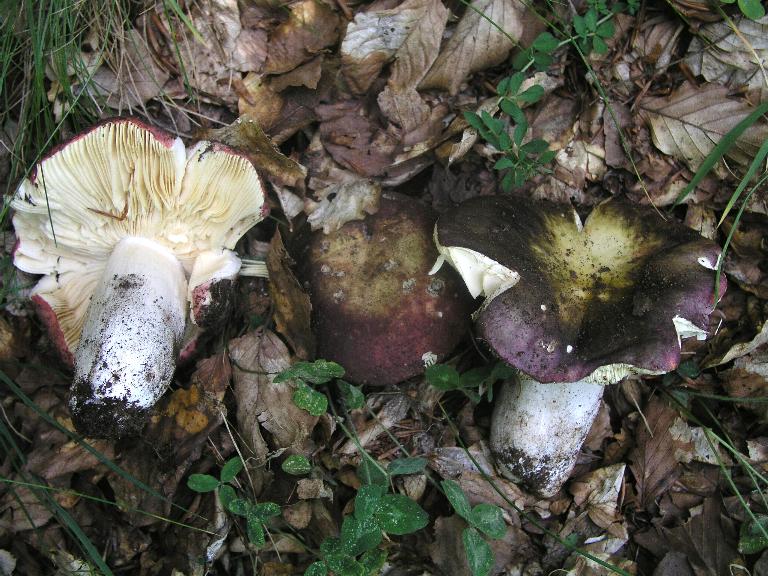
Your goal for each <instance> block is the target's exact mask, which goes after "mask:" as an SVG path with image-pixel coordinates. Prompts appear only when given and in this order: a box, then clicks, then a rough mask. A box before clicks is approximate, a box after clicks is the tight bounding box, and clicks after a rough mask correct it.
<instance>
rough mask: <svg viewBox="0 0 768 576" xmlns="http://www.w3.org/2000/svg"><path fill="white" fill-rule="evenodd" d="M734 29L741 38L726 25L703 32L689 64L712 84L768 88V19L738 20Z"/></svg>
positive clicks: (691, 51) (716, 24)
mask: <svg viewBox="0 0 768 576" xmlns="http://www.w3.org/2000/svg"><path fill="white" fill-rule="evenodd" d="M733 25H734V26H735V27H736V28H737V29H738V34H737V33H736V32H735V31H734V30H733V29H732V28H731V26H730V25H729V23H728V22H726V21H720V22H713V23H712V24H705V25H704V26H702V27H701V28H699V31H698V35H697V36H696V37H694V38H693V40H692V41H691V45H690V46H689V48H688V54H686V56H685V61H686V62H687V63H688V65H689V66H690V67H691V71H692V72H693V73H694V74H701V75H702V76H704V78H706V79H707V80H708V81H709V82H718V83H720V84H726V85H728V86H731V87H732V88H737V87H739V86H747V87H748V88H749V89H755V88H760V87H765V86H768V76H767V75H766V70H765V66H768V16H765V17H763V18H761V19H760V20H757V21H755V20H750V19H749V18H746V17H744V16H738V17H734V18H733Z"/></svg>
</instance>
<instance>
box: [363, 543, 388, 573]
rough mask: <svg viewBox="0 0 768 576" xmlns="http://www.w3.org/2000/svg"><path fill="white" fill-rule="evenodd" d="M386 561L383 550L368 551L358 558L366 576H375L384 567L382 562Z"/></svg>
mask: <svg viewBox="0 0 768 576" xmlns="http://www.w3.org/2000/svg"><path fill="white" fill-rule="evenodd" d="M386 561H387V553H386V552H385V551H384V550H378V549H377V550H368V552H366V553H365V554H363V555H362V556H361V557H360V564H362V565H363V566H364V567H365V569H366V571H367V574H368V576H376V575H377V574H379V573H380V572H381V569H382V568H383V567H384V562H386Z"/></svg>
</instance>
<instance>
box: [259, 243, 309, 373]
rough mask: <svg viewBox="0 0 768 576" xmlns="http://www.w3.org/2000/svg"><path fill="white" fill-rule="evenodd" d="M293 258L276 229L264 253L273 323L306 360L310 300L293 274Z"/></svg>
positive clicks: (295, 351) (295, 350)
mask: <svg viewBox="0 0 768 576" xmlns="http://www.w3.org/2000/svg"><path fill="white" fill-rule="evenodd" d="M293 265H294V261H293V259H292V258H291V257H290V255H289V254H288V251H287V250H286V249H285V245H284V244H283V237H282V236H281V234H280V230H279V229H277V230H275V235H274V236H273V237H272V242H270V244H269V254H268V255H267V270H268V271H269V280H270V282H269V294H270V296H271V297H272V301H273V302H274V306H275V325H276V326H277V331H278V332H280V334H282V335H283V336H284V337H285V339H286V340H287V341H288V344H290V346H291V348H293V351H294V353H295V354H296V356H298V357H299V358H301V359H303V360H309V359H311V358H314V356H315V337H314V335H313V334H312V325H311V312H312V304H311V302H310V300H309V295H308V294H307V293H306V292H305V291H304V289H303V288H302V287H301V284H300V283H299V281H298V280H297V279H296V276H294V274H293V270H292V267H293Z"/></svg>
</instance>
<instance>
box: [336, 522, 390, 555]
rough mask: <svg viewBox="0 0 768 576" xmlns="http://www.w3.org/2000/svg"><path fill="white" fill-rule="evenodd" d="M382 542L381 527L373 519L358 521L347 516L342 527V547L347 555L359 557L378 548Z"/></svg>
mask: <svg viewBox="0 0 768 576" xmlns="http://www.w3.org/2000/svg"><path fill="white" fill-rule="evenodd" d="M381 540H382V535H381V526H379V523H378V522H377V521H376V520H374V519H373V518H366V519H364V520H358V519H357V518H355V517H354V516H346V517H345V518H344V522H343V523H342V525H341V545H342V549H343V550H344V552H345V553H347V554H349V555H350V556H357V555H359V554H362V553H363V552H367V551H368V550H373V549H374V548H376V547H377V546H378V545H379V544H380V543H381Z"/></svg>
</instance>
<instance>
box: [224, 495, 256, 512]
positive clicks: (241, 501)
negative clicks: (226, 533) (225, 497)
mask: <svg viewBox="0 0 768 576" xmlns="http://www.w3.org/2000/svg"><path fill="white" fill-rule="evenodd" d="M227 510H229V511H230V512H232V514H236V515H237V516H248V512H250V510H251V502H250V501H249V500H246V499H245V498H235V499H234V500H230V501H229V502H228V503H227Z"/></svg>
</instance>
